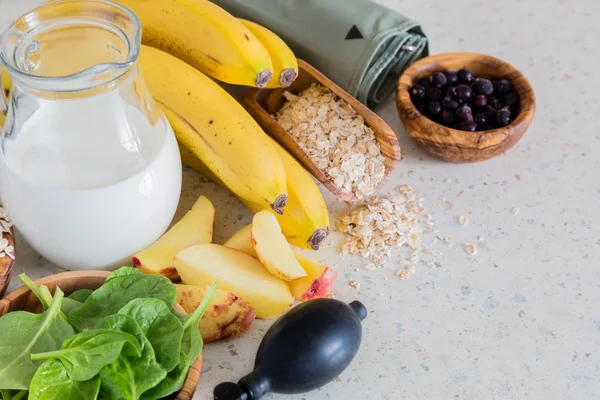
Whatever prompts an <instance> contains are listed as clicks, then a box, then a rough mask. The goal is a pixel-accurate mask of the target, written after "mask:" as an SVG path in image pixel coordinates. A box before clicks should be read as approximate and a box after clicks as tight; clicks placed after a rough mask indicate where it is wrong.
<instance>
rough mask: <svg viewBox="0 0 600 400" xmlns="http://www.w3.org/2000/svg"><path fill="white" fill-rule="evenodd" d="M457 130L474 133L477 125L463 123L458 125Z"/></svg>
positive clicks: (469, 122) (471, 122) (468, 122)
mask: <svg viewBox="0 0 600 400" xmlns="http://www.w3.org/2000/svg"><path fill="white" fill-rule="evenodd" d="M458 129H460V130H461V131H469V132H475V131H476V130H477V124H476V123H475V122H473V121H463V122H461V123H460V125H458Z"/></svg>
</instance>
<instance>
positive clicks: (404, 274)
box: [396, 270, 410, 281]
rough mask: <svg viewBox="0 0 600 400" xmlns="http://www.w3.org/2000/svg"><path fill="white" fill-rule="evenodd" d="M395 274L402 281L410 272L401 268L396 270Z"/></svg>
mask: <svg viewBox="0 0 600 400" xmlns="http://www.w3.org/2000/svg"><path fill="white" fill-rule="evenodd" d="M396 275H397V276H398V277H399V278H400V279H402V280H403V281H404V280H406V279H408V278H409V277H410V272H408V271H407V270H402V271H398V272H396Z"/></svg>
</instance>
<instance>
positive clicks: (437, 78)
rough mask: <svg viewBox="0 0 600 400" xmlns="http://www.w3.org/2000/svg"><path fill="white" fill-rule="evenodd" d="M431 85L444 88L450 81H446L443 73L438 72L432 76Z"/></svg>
mask: <svg viewBox="0 0 600 400" xmlns="http://www.w3.org/2000/svg"><path fill="white" fill-rule="evenodd" d="M431 83H432V84H433V85H434V86H435V87H439V88H441V87H444V86H446V84H447V83H448V79H446V75H444V74H443V73H441V72H436V73H435V74H433V75H432V76H431Z"/></svg>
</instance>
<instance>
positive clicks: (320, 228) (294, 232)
mask: <svg viewBox="0 0 600 400" xmlns="http://www.w3.org/2000/svg"><path fill="white" fill-rule="evenodd" d="M167 118H169V116H168V115H167ZM169 122H171V125H173V121H171V119H169ZM173 126H175V125H173ZM176 133H177V132H176ZM271 141H272V143H273V145H274V146H275V149H276V150H277V153H278V154H279V157H280V158H281V161H282V162H283V166H284V169H285V175H286V184H287V189H288V204H287V205H286V206H285V209H284V210H283V214H276V215H275V216H276V217H277V221H278V222H279V225H280V226H281V230H282V232H283V234H284V235H285V237H286V239H287V241H288V242H290V243H291V244H293V245H295V246H298V247H300V248H302V249H307V250H318V249H319V247H320V246H321V244H322V243H323V241H324V240H325V239H326V238H327V236H328V235H329V213H328V212H327V205H326V204H325V199H323V195H322V194H321V191H320V190H319V187H318V186H317V184H316V183H315V181H314V180H313V178H312V177H311V176H310V174H309V173H308V172H307V171H306V170H305V169H304V168H303V167H302V165H300V163H299V162H298V161H296V159H295V158H294V157H292V156H291V155H290V154H289V153H288V152H287V151H286V150H285V149H284V148H283V147H281V146H280V145H279V143H277V142H275V141H274V140H273V139H271ZM179 151H180V153H181V161H182V162H183V164H184V165H187V166H188V167H190V168H193V169H194V170H196V171H198V172H200V173H201V174H202V175H204V176H206V177H207V178H210V179H212V180H213V181H214V182H216V183H217V184H219V185H221V186H223V187H226V185H225V184H224V183H223V182H222V181H221V180H220V179H219V178H218V177H217V176H216V175H215V174H214V173H212V171H210V169H208V168H207V167H206V165H204V164H203V163H202V161H200V160H199V159H198V157H196V155H195V154H194V153H192V152H191V151H190V150H189V149H188V148H187V147H186V146H185V145H183V144H182V143H181V142H179ZM238 198H239V199H240V200H241V201H242V203H244V204H245V205H246V207H248V208H249V209H250V211H252V212H253V213H257V212H259V211H261V210H263V209H264V207H262V206H261V205H260V204H257V203H255V202H252V201H251V200H246V199H243V198H240V197H239V196H238Z"/></svg>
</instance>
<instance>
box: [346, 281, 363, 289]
mask: <svg viewBox="0 0 600 400" xmlns="http://www.w3.org/2000/svg"><path fill="white" fill-rule="evenodd" d="M348 285H350V286H352V287H353V288H355V289H360V283H358V282H356V281H349V282H348Z"/></svg>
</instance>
